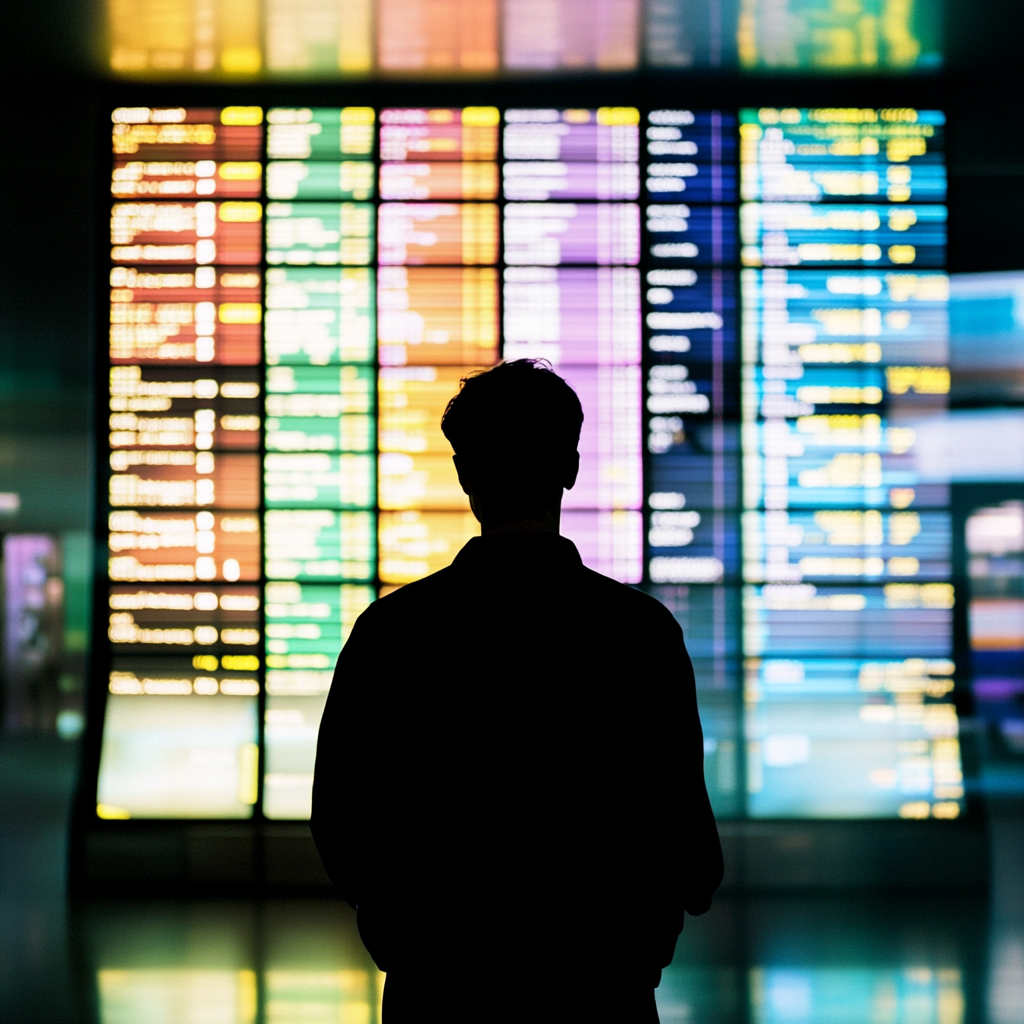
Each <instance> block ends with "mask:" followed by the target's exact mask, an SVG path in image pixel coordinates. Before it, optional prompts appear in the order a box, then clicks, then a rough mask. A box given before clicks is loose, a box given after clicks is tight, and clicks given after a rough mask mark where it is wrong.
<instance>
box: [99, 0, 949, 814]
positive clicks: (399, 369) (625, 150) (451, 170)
mask: <svg viewBox="0 0 1024 1024" xmlns="http://www.w3.org/2000/svg"><path fill="white" fill-rule="evenodd" d="M484 6H487V5H479V8H483V7H484ZM514 6H515V5H514V4H506V5H505V7H504V11H505V14H504V17H505V19H506V20H505V26H506V30H507V29H508V26H509V25H510V24H512V23H511V22H510V21H509V20H508V18H509V14H508V12H509V11H510V10H511V9H512V8H513V7H514ZM558 6H559V5H557V4H553V5H552V10H554V9H555V7H558ZM631 6H633V7H636V6H637V5H630V4H621V3H620V4H618V6H616V5H615V4H609V5H608V11H612V12H613V13H614V12H615V11H617V12H618V13H617V14H615V17H619V16H620V15H622V12H623V11H625V10H626V8H627V7H631ZM672 6H673V5H671V4H663V5H661V8H659V10H660V13H659V15H658V16H659V17H666V18H667V17H669V16H670V15H671V16H675V15H672V12H671V11H670V10H669V8H671V7H672ZM684 8H686V5H678V11H683V12H684V13H685V10H684ZM602 9H603V8H602ZM673 9H675V8H673ZM686 9H687V10H688V8H686ZM424 10H426V7H425V6H424V5H419V4H401V3H394V4H392V5H390V6H389V7H388V11H387V17H388V18H391V19H392V20H395V19H399V20H402V19H405V21H407V23H408V24H407V25H406V29H407V30H408V33H409V34H408V37H407V39H406V42H404V43H401V45H398V44H397V43H396V44H395V45H394V46H392V47H391V48H390V49H388V50H387V53H388V56H387V60H388V61H392V62H393V63H392V64H391V65H390V66H393V67H396V68H397V67H421V66H425V65H421V64H416V63H415V61H418V60H421V59H422V60H426V61H428V62H429V61H432V60H435V59H436V60H438V61H440V60H442V59H443V60H451V61H456V62H457V61H461V60H463V59H466V60H470V59H472V60H481V61H483V60H484V57H483V56H481V54H484V55H486V54H487V53H490V54H491V57H493V56H494V55H495V54H496V53H497V52H498V51H497V49H496V48H497V46H498V43H497V41H496V40H497V36H494V37H493V38H492V40H491V42H490V43H488V42H487V40H486V39H485V38H484V37H483V36H481V37H480V38H479V39H477V40H476V42H474V41H473V38H471V36H472V34H473V32H475V31H476V29H475V28H473V27H472V26H473V25H477V26H478V27H479V24H482V22H479V21H474V18H477V16H478V14H479V9H477V8H475V9H474V12H472V13H471V12H468V11H467V12H464V13H465V21H466V26H465V31H466V33H467V35H465V36H464V37H462V42H461V43H460V44H459V47H457V48H456V50H451V49H449V50H447V51H444V52H445V53H447V54H448V56H444V57H440V56H437V54H439V53H441V51H442V50H443V49H444V48H443V47H441V49H440V50H439V49H436V47H437V46H440V44H439V43H437V41H436V39H435V37H434V36H433V35H431V33H433V32H435V30H437V31H440V29H437V26H433V25H432V26H431V28H430V32H427V31H426V29H423V30H422V31H421V29H414V28H413V27H411V26H414V25H415V24H417V21H416V19H417V18H422V16H423V11H424ZM559 10H561V8H560V7H559ZM563 13H564V12H563ZM561 16H562V14H559V17H561ZM630 16H632V15H630ZM338 17H339V18H341V15H339V16H338ZM480 17H483V15H480ZM609 17H610V18H611V17H612V16H611V14H609ZM342 20H343V19H342ZM428 20H429V19H428ZM484 20H486V19H484ZM612 20H613V21H614V18H613V19H612ZM602 24H604V23H602ZM608 24H611V22H609V23H608ZM606 27H607V26H605V28H606ZM604 30H605V29H604V28H602V27H601V26H600V25H598V26H596V27H595V26H593V25H588V26H587V27H586V29H585V30H584V29H583V28H582V27H581V28H580V32H581V35H580V37H579V39H578V40H577V41H576V42H574V43H573V44H572V45H573V46H579V47H582V48H583V49H582V50H579V51H573V52H589V53H596V52H597V50H599V49H600V47H601V46H605V45H606V43H607V41H606V43H601V42H600V38H599V37H600V35H601V32H602V31H604ZM417 33H420V34H419V35H417ZM396 38H397V37H396ZM502 38H503V43H502V45H503V46H504V48H505V50H504V52H505V54H506V58H507V57H508V54H510V53H512V52H515V53H516V54H518V56H517V57H516V59H517V60H520V61H522V62H523V63H522V64H521V65H519V66H522V67H531V66H535V65H533V64H530V63H529V62H530V61H534V60H539V59H540V57H538V56H537V54H538V53H540V52H541V50H542V49H543V47H544V46H545V45H547V43H545V42H543V41H539V40H537V39H530V40H525V39H521V38H520V39H519V41H518V42H516V38H517V37H515V36H514V35H513V36H512V37H510V36H509V35H508V34H507V33H506V34H505V35H504V36H503V37H502ZM432 39H433V40H434V41H431V40H432ZM300 42H301V40H298V39H297V37H295V38H292V42H291V43H289V46H293V47H294V48H293V50H290V51H288V53H290V54H291V56H288V53H286V52H285V50H283V49H278V50H276V51H275V57H274V60H275V61H276V62H277V63H276V64H275V66H276V67H279V68H284V67H293V68H295V69H296V70H300V68H299V64H298V63H291V64H290V63H289V61H292V62H299V63H301V60H306V59H308V60H309V61H312V62H313V63H312V64H310V65H309V66H311V67H312V66H319V65H317V63H316V62H317V61H322V60H324V59H326V58H324V57H323V56H322V52H321V51H319V50H316V49H315V47H312V43H311V42H310V41H309V40H308V39H307V40H306V43H304V44H303V46H305V47H306V49H305V51H303V49H302V46H300V45H299V44H300ZM620 42H621V40H620ZM478 44H479V45H478ZM389 45H390V44H389ZM608 45H610V44H608ZM701 45H703V44H701ZM353 46H355V44H354V43H353ZM488 46H489V47H491V49H490V50H488ZM474 47H478V48H477V49H474ZM510 48H511V49H510ZM538 48H540V49H538ZM588 48H590V49H588ZM595 48H597V49H595ZM357 49H358V47H356V49H353V50H349V51H346V52H347V53H348V54H349V56H348V57H346V59H352V60H355V59H356V58H355V57H353V56H352V54H354V53H356V50H357ZM302 52H305V53H306V57H301V54H302ZM456 52H457V53H458V54H462V55H463V56H462V57H457V56H453V54H456ZM552 52H553V51H552ZM558 52H559V54H562V56H558V57H557V60H559V61H561V60H563V59H567V58H565V53H568V52H569V51H562V50H559V51H558ZM317 53H320V54H321V56H316V54H317ZM474 53H475V54H476V56H475V57H473V56H470V57H466V56H465V55H466V54H470V55H472V54H474ZM383 54H384V50H383V49H382V50H380V51H379V57H380V59H381V60H384V56H383ZM431 54H433V55H434V56H430V55H431ZM417 55H418V56H417ZM424 55H425V56H424ZM531 55H532V56H531ZM300 57H301V60H300ZM491 57H487V60H491ZM239 59H241V58H239ZM367 59H369V57H367ZM495 59H496V58H495ZM545 59H552V60H554V59H555V58H554V57H552V56H551V53H549V54H548V57H546V58H545ZM595 59H596V58H595ZM602 59H603V58H602ZM403 62H406V63H403ZM666 62H667V63H671V62H670V61H669V60H668V58H667V57H666ZM430 66H438V67H440V66H442V65H441V64H436V65H430ZM445 66H450V65H445ZM459 66H464V65H459ZM466 66H468V65H466ZM478 66H479V67H484V66H490V65H486V62H484V63H481V64H479V65H478ZM551 66H562V65H559V64H557V62H556V64H553V65H551ZM608 66H612V65H608ZM622 66H627V65H622ZM943 125H944V119H943V117H942V115H941V114H939V113H937V112H928V111H913V110H906V109H893V110H859V109H855V110H847V109H838V110H836V109H823V110H798V109H792V110H790V109H786V110H774V109H767V108H763V109H760V110H756V111H751V110H743V111H732V112H729V111H714V110H705V111H690V110H686V109H652V110H640V109H637V108H634V107H621V106H609V107H600V108H591V109H581V108H568V107H551V108H540V107H538V108H529V109H527V108H509V109H506V110H501V109H499V108H496V107H487V106H475V107H463V108H449V107H444V108H412V107H394V108H383V109H374V108H368V107H342V108H324V107H309V108H306V107H287V108H284V107H281V108H260V107H227V108H223V109H215V110H209V109H201V110H200V109H196V110H191V109H179V108H167V109H164V108H119V109H118V110H117V111H115V112H114V115H113V154H112V155H113V170H112V177H111V221H110V224H111V229H110V230H111V235H110V245H111V264H110V293H109V302H110V341H109V364H108V366H107V367H106V368H105V370H104V374H105V378H104V381H105V383H104V385H103V386H104V387H105V388H106V390H107V401H108V404H109V411H108V413H107V415H108V423H107V427H108V429H107V432H106V435H105V437H104V439H103V443H102V444H103V447H102V461H103V462H104V463H105V464H106V465H107V466H108V467H109V471H108V473H107V476H106V478H105V482H104V497H105V504H106V508H105V509H104V513H103V514H104V515H105V517H106V519H105V521H106V524H107V531H108V540H107V543H108V548H109V553H108V570H107V576H108V580H109V587H108V604H109V609H108V610H107V613H106V616H105V617H104V618H103V619H102V630H103V634H104V640H103V642H104V644H105V645H106V649H107V650H108V651H109V658H110V660H109V668H108V680H107V694H106V700H107V704H106V711H105V727H104V736H103V744H102V756H101V761H100V766H99V781H98V791H97V794H98V795H97V801H98V812H97V813H98V814H99V815H100V817H103V818H109V819H117V818H175V817H177V818H245V817H250V816H252V815H254V814H255V815H257V816H259V815H262V816H263V817H265V818H269V819H299V820H301V819H304V818H306V817H308V815H309V806H310V794H311V785H312V772H313V761H314V754H315V742H316V734H317V729H318V726H319V721H320V716H321V713H322V711H323V706H324V701H325V700H326V695H327V692H328V689H329V687H330V681H331V677H332V672H333V667H334V664H335V661H336V659H337V654H338V651H339V650H340V648H341V646H342V644H343V643H344V642H345V639H346V638H347V636H348V633H349V631H350V629H351V628H352V625H353V623H354V622H355V620H356V618H357V617H358V615H359V614H360V613H361V612H362V611H363V610H364V609H365V608H366V607H367V606H368V605H369V604H370V603H371V602H372V601H373V600H375V599H376V598H377V597H379V596H381V595H384V594H387V593H389V592H390V591H392V590H394V589H396V588H398V587H400V586H403V585H405V584H407V583H410V582H413V581H415V580H418V579H420V578H422V577H423V576H425V575H428V574H429V573H432V572H435V571H437V570H439V569H442V568H444V567H445V566H447V565H449V564H450V563H451V561H452V559H453V558H454V557H455V555H456V554H457V553H458V551H459V550H460V548H461V547H462V546H463V545H464V544H465V543H466V541H467V540H468V539H469V538H471V537H473V536H476V535H477V534H478V533H479V524H478V523H477V522H476V520H475V518H474V516H473V515H472V513H471V512H470V510H469V505H468V501H467V498H466V495H465V494H464V493H463V491H462V488H461V486H460V485H459V482H458V477H457V474H456V472H455V468H454V465H453V463H452V460H451V448H450V446H449V444H448V442H447V440H446V438H445V437H444V435H443V433H442V431H441V429H440V420H441V416H442V414H443V412H444V409H445V407H446V405H447V403H448V401H449V400H450V398H451V397H452V395H454V394H455V393H456V392H457V391H458V388H459V382H460V381H461V380H462V379H463V378H464V377H466V376H467V375H468V374H471V373H473V372H476V371H478V370H481V369H486V368H487V367H489V366H493V365H494V364H495V363H496V362H498V360H499V359H501V358H507V359H514V358H524V357H529V358H543V359H547V360H549V361H550V363H551V364H552V366H553V367H554V368H555V369H556V370H557V371H558V372H559V373H560V374H562V375H563V376H564V377H565V378H566V379H567V380H568V381H569V382H570V384H571V385H572V386H573V387H574V388H575V390H576V391H577V393H578V395H579V397H580V401H581V404H582V406H583V409H584V415H585V421H584V427H583V432H582V435H581V439H580V455H581V465H580V474H579V479H578V482H577V484H576V486H575V487H574V488H573V489H572V490H571V491H569V492H567V493H566V496H565V500H564V503H563V509H564V511H563V517H562V530H563V533H564V534H565V535H566V536H568V537H570V538H571V539H572V540H573V541H574V542H575V543H576V545H577V547H578V548H579V550H580V553H581V556H582V558H583V560H584V562H585V563H586V564H587V565H589V566H591V567H592V568H594V569H596V570H597V571H599V572H602V573H605V574H607V575H610V576H612V577H614V578H616V579H618V580H620V581H622V582H624V583H628V584H632V585H636V586H640V587H642V588H644V589H647V590H648V591H649V592H650V593H652V594H653V595H654V596H656V597H657V598H658V599H659V600H661V601H662V602H663V603H664V604H665V605H666V606H667V607H668V608H669V609H670V610H671V611H672V613H673V615H674V616H675V617H676V619H677V620H678V621H679V622H680V624H681V625H682V626H683V628H684V629H685V630H686V631H687V638H688V645H689V647H690V650H691V654H692V657H693V659H694V664H695V667H696V670H697V679H698V687H699V690H700V697H701V707H702V716H703V720H704V726H705V758H706V767H707V773H708V780H709V788H710V791H711V795H712V800H713V803H714V805H715V808H716V811H717V812H718V813H719V814H721V815H724V816H737V815H743V814H749V815H753V816H755V817H808V816H809V817H893V816H902V817H905V818H922V817H937V818H952V817H955V816H957V815H958V814H960V813H961V810H962V807H963V802H962V780H961V779H960V775H959V773H960V771H961V768H960V757H959V746H958V738H957V729H958V725H957V718H956V711H955V709H954V705H953V704H952V702H951V692H952V675H951V672H952V669H951V662H950V658H951V650H952V615H953V611H952V609H953V604H954V600H955V595H954V592H953V588H952V585H951V583H950V578H951V555H950V552H951V543H952V541H951V529H952V527H951V519H950V513H949V510H948V506H949V487H948V485H947V484H944V483H942V482H941V481H939V482H936V480H935V479H934V477H928V478H925V476H924V474H923V473H922V472H919V470H918V467H917V454H916V453H917V444H918V441H917V429H916V427H915V424H916V423H917V422H918V421H919V420H921V419H922V418H927V417H928V416H932V415H934V414H935V413H940V412H942V410H944V408H945V405H946V401H947V396H948V392H949V384H950V376H949V369H948V363H949V324H948V310H947V304H948V290H949V289H948V281H947V277H946V275H945V273H944V272H943V266H944V260H945V207H944V206H942V205H941V203H942V201H943V200H944V198H945V169H944V163H943ZM261 723H262V724H261ZM743 744H745V750H746V752H745V754H744V752H743V746H742V745H743Z"/></svg>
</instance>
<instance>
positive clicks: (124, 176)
mask: <svg viewBox="0 0 1024 1024" xmlns="http://www.w3.org/2000/svg"><path fill="white" fill-rule="evenodd" d="M262 189H263V166H262V164H261V163H260V162H259V160H219V161H218V160H173V161H172V160H118V161H117V162H116V163H115V164H114V169H113V172H112V173H111V177H110V194H111V195H112V196H114V197H115V198H116V199H130V198H134V197H136V196H140V197H141V196H148V197H152V198H154V199H170V198H181V199H184V198H191V197H192V196H218V197H220V196H223V197H224V198H226V199H258V198H259V196H260V193H261V191H262Z"/></svg>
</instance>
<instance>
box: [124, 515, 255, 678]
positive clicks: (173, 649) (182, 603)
mask: <svg viewBox="0 0 1024 1024" xmlns="http://www.w3.org/2000/svg"><path fill="white" fill-rule="evenodd" d="M114 514H115V515H116V514H117V513H114ZM109 604H110V612H109V628H108V631H107V636H108V638H109V640H110V642H111V644H112V646H113V649H114V652H115V653H116V654H150V655H152V654H166V653H182V652H184V653H187V654H189V655H193V654H211V655H221V654H243V655H244V654H248V653H250V652H252V651H253V650H255V649H257V648H258V645H259V643H260V633H259V629H258V626H259V609H260V598H259V591H258V590H257V589H256V588H254V587H243V586H238V587H224V586H209V587H207V586H202V585H197V586H162V587H160V588H159V589H156V590H140V589H138V588H134V587H129V586H113V587H111V588H110V598H109ZM251 667H252V668H253V669H254V670H255V669H256V668H258V667H259V662H258V659H254V660H253V665H252V666H251Z"/></svg>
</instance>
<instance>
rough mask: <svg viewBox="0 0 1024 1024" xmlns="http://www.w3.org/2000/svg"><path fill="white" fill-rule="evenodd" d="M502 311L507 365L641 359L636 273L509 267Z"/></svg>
mask: <svg viewBox="0 0 1024 1024" xmlns="http://www.w3.org/2000/svg"><path fill="white" fill-rule="evenodd" d="M503 308H504V327H505V329H504V338H505V348H504V356H505V358H506V359H524V358H530V359H549V360H550V361H551V362H552V363H559V364H579V363H594V362H607V363H628V362H637V361H639V359H640V273H639V271H637V270H635V269H633V268H631V267H601V268H593V269H591V268H582V267H580V268H572V269H555V268H553V267H508V268H506V270H505V287H504V303H503Z"/></svg>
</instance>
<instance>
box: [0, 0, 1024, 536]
mask: <svg viewBox="0 0 1024 1024" xmlns="http://www.w3.org/2000/svg"><path fill="white" fill-rule="evenodd" d="M947 8H948V10H947V19H946V22H947V34H946V35H947V46H946V49H947V55H948V59H947V67H946V70H945V71H944V72H943V74H942V76H941V77H940V78H939V79H934V80H928V81H924V82H921V81H916V82H915V81H912V80H906V79H895V80H893V81H892V82H891V85H890V86H885V87H884V88H883V87H881V86H880V84H879V83H878V82H872V83H870V84H868V83H865V91H864V94H863V95H864V98H863V99H858V98H857V95H858V94H857V93H856V86H854V84H853V83H846V85H844V84H843V83H842V82H841V81H840V80H817V82H815V81H814V80H812V81H810V82H807V81H806V80H805V81H803V82H799V83H798V82H797V81H795V80H789V81H786V82H780V81H779V80H777V79H764V80H762V81H758V80H756V79H746V80H744V81H743V82H739V83H738V82H736V80H731V81H730V80H718V81H717V82H716V81H715V80H714V79H707V78H703V79H692V80H691V79H671V80H669V79H664V78H662V79H660V80H659V82H658V91H659V92H660V91H661V90H662V89H663V88H667V89H671V91H672V92H673V93H677V94H678V95H679V99H678V102H684V103H693V104H696V103H697V100H698V96H699V97H700V99H701V100H702V101H705V102H716V100H715V97H716V96H718V97H720V99H719V101H720V102H723V103H725V102H728V103H734V102H742V103H763V102H790V103H799V104H815V103H820V102H823V101H827V102H836V101H843V102H864V103H875V102H878V103H880V104H885V103H887V102H893V100H890V99H887V98H886V97H888V96H893V97H898V98H897V99H896V102H900V103H903V102H906V103H907V104H908V105H909V104H911V103H919V104H921V103H924V102H927V103H928V105H935V106H938V105H942V106H944V107H945V109H947V110H948V111H949V113H950V135H949V138H950V153H949V162H950V193H951V206H952V211H951V222H950V266H951V269H952V270H954V271H958V272H965V271H982V270H1002V269H1021V268H1024V246H1022V239H1024V198H1022V196H1024V107H1022V105H1021V104H1020V103H1019V95H1020V94H1021V92H1022V91H1024V75H1022V66H1024V60H1022V58H1021V55H1020V52H1019V49H1020V44H1021V40H1022V39H1024V4H1022V3H1020V0H948V3H947ZM96 11H97V8H96V7H94V6H93V4H92V3H90V2H88V0H34V2H32V3H24V2H21V3H7V4H4V5H2V6H0V12H2V13H0V18H2V19H3V20H2V22H0V40H2V45H3V60H2V61H0V64H2V67H3V70H2V72H0V74H2V75H3V80H2V81H3V95H4V99H5V103H4V108H3V109H4V118H3V123H4V130H3V140H4V144H3V146H2V156H0V160H2V165H0V196H2V197H3V211H4V212H3V216H2V217H0V490H2V491H18V492H19V493H20V494H21V496H22V508H21V511H20V513H19V514H18V515H17V516H16V517H8V518H6V519H4V520H0V529H3V530H7V529H45V530H62V529H83V528H86V526H87V523H88V509H89V505H90V489H89V478H90V453H89V450H90V444H89V442H88V436H89V424H90V417H91V413H90V409H89V399H90V392H91V390H92V387H91V381H92V376H91V375H92V369H91V358H92V357H91V345H92V341H93V338H92V335H93V327H92V325H93V312H92V302H93V296H94V294H95V286H94V278H93V275H94V272H95V269H96V268H95V267H94V266H93V262H92V261H93V255H94V252H95V238H94V231H95V225H96V224H97V223H99V220H98V214H97V204H96V199H95V197H96V195H97V188H98V179H97V174H98V173H102V174H104V175H105V172H106V160H107V154H106V153H105V152H102V153H100V152H99V149H100V148H101V147H100V145H99V144H98V143H97V139H99V138H101V135H100V134H99V132H98V128H97V125H98V121H97V119H98V118H99V117H100V116H101V113H102V111H103V110H104V109H105V107H106V95H105V90H106V87H107V83H106V82H105V81H104V79H103V77H102V74H101V71H100V64H99V62H98V60H97V54H98V53H99V48H98V46H97V39H98V33H97V30H96V29H97V25H98V24H99V19H98V17H97V14H96ZM637 84H638V83H630V84H629V85H627V84H626V82H625V81H624V82H623V86H624V88H626V89H629V90H630V91H633V90H635V88H636V85H637ZM602 87H603V88H607V85H606V84H603V86H602ZM360 91H366V87H365V86H364V87H363V88H362V89H361V90H360ZM526 91H533V90H524V92H526ZM869 92H870V93H871V94H872V95H871V97H870V98H869V96H868V93H869ZM840 93H842V94H843V96H842V98H841V97H840ZM783 94H787V98H786V99H785V100H783V99H782V98H781V97H782V96H783ZM875 94H877V99H876V97H875ZM789 96H792V97H794V98H792V99H790V98H788V97H789ZM797 97H799V98H797ZM832 97H834V98H832ZM674 102H675V100H674Z"/></svg>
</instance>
